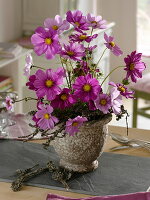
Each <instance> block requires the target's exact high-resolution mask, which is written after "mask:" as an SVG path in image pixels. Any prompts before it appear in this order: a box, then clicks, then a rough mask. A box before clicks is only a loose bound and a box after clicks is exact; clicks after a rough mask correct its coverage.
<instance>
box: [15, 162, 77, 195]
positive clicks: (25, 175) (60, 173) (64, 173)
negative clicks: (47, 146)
mask: <svg viewBox="0 0 150 200" xmlns="http://www.w3.org/2000/svg"><path fill="white" fill-rule="evenodd" d="M38 166H39V165H38V164H37V165H35V166H33V167H31V168H28V169H25V170H20V169H19V170H17V171H16V172H17V175H18V177H17V179H16V180H15V181H13V182H12V185H11V188H12V190H13V191H14V192H16V191H19V190H21V188H22V187H23V183H24V182H26V181H28V180H29V179H31V178H32V177H35V176H37V175H39V174H41V173H44V172H46V171H48V172H50V173H51V174H52V179H53V180H56V181H59V182H61V183H62V184H63V185H64V187H65V188H66V189H69V186H68V184H67V182H66V181H67V180H69V179H70V178H71V176H72V174H73V172H70V171H68V170H66V169H64V168H61V167H57V166H55V164H54V163H53V162H52V161H49V162H48V163H47V164H46V166H45V167H40V168H37V167H38Z"/></svg>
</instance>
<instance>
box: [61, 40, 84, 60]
mask: <svg viewBox="0 0 150 200" xmlns="http://www.w3.org/2000/svg"><path fill="white" fill-rule="evenodd" d="M61 56H62V57H64V58H66V59H68V58H69V59H72V60H75V61H77V60H78V61H80V60H81V59H82V57H83V56H85V48H84V46H83V45H82V44H77V43H70V44H69V45H65V44H64V50H62V51H61Z"/></svg>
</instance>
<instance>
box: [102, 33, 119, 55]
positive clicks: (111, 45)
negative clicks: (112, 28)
mask: <svg viewBox="0 0 150 200" xmlns="http://www.w3.org/2000/svg"><path fill="white" fill-rule="evenodd" d="M104 39H105V41H106V43H104V44H105V45H106V47H107V48H108V49H110V50H111V51H112V53H113V54H114V55H116V56H121V55H122V54H123V52H122V51H121V50H120V48H119V47H118V46H117V45H116V44H115V42H114V38H113V37H112V36H108V35H107V34H106V33H104Z"/></svg>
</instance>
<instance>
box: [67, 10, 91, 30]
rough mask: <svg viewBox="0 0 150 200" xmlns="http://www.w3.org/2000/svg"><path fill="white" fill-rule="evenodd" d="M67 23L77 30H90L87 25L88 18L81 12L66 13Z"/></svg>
mask: <svg viewBox="0 0 150 200" xmlns="http://www.w3.org/2000/svg"><path fill="white" fill-rule="evenodd" d="M66 15H67V16H66V19H67V21H68V22H69V23H70V24H72V25H73V26H74V27H75V30H77V31H79V32H80V31H81V30H88V24H87V23H86V17H85V16H83V14H82V12H81V11H79V10H75V11H68V12H67V13H66Z"/></svg>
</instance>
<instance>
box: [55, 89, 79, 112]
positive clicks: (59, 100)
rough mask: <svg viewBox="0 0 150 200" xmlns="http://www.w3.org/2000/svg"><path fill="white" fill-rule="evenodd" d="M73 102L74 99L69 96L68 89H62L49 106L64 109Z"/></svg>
mask: <svg viewBox="0 0 150 200" xmlns="http://www.w3.org/2000/svg"><path fill="white" fill-rule="evenodd" d="M75 102H76V100H75V98H74V97H73V95H72V94H70V89H68V88H64V89H63V90H62V92H61V93H60V94H59V95H57V96H56V97H55V99H54V100H53V101H52V102H51V105H52V107H53V108H60V109H64V108H67V107H70V106H71V105H72V104H74V103H75Z"/></svg>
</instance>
